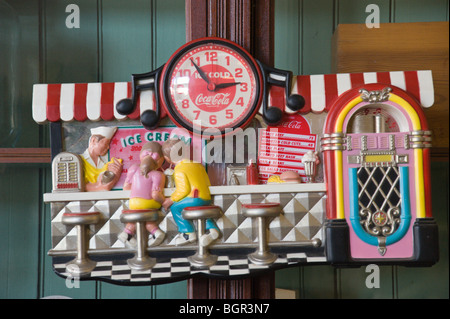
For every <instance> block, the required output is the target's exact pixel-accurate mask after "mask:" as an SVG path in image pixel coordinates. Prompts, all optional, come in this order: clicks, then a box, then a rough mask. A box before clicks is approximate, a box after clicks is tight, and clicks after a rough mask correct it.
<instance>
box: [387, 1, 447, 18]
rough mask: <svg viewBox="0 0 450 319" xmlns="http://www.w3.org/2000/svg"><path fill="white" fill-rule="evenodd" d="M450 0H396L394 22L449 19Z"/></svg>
mask: <svg viewBox="0 0 450 319" xmlns="http://www.w3.org/2000/svg"><path fill="white" fill-rule="evenodd" d="M448 9H449V8H448V0H432V1H425V2H424V1H421V0H395V6H394V14H393V15H394V21H393V22H411V21H414V22H432V21H448Z"/></svg>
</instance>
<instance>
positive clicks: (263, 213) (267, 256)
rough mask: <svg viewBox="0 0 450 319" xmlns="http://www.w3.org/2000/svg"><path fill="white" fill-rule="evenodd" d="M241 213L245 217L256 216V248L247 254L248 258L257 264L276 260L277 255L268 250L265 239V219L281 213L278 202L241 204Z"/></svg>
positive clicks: (266, 263) (265, 263) (267, 263)
mask: <svg viewBox="0 0 450 319" xmlns="http://www.w3.org/2000/svg"><path fill="white" fill-rule="evenodd" d="M242 208H243V214H244V216H246V217H251V218H256V220H257V223H258V248H257V250H256V251H255V252H253V253H251V254H249V255H248V259H249V260H250V261H251V262H252V263H254V264H257V265H270V264H272V263H274V262H275V260H277V258H278V257H277V255H275V254H273V253H272V252H270V249H269V245H268V241H267V219H266V218H273V217H277V216H279V215H280V214H281V206H280V204H278V203H261V204H243V205H242Z"/></svg>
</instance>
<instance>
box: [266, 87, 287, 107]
mask: <svg viewBox="0 0 450 319" xmlns="http://www.w3.org/2000/svg"><path fill="white" fill-rule="evenodd" d="M269 95H270V99H269V103H270V104H269V106H275V107H277V108H279V109H281V110H282V111H283V112H284V109H285V107H286V101H285V98H284V95H285V89H284V87H281V86H275V85H273V86H272V87H271V88H270V91H269Z"/></svg>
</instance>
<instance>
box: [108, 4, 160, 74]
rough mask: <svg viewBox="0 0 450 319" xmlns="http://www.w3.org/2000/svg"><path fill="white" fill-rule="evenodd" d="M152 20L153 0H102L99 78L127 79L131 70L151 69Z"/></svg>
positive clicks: (135, 71) (143, 70) (138, 71)
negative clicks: (124, 1)
mask: <svg viewBox="0 0 450 319" xmlns="http://www.w3.org/2000/svg"><path fill="white" fill-rule="evenodd" d="M153 20H154V17H153V1H147V0H139V1H129V2H127V5H126V6H124V3H123V1H120V0H113V1H103V2H102V6H101V17H100V21H99V23H100V24H101V30H100V31H101V33H100V35H99V37H100V39H101V40H100V42H101V47H100V55H101V71H102V72H101V75H102V81H104V82H116V81H130V80H131V74H133V73H145V72H148V71H151V70H152V68H153V65H152V60H153V57H152V54H153V53H152V48H153V42H154V39H153V29H154V28H153Z"/></svg>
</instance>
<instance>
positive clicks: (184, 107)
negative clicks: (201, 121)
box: [181, 99, 189, 109]
mask: <svg viewBox="0 0 450 319" xmlns="http://www.w3.org/2000/svg"><path fill="white" fill-rule="evenodd" d="M181 106H182V107H183V109H188V108H189V100H188V99H184V100H183V102H182V103H181Z"/></svg>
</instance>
